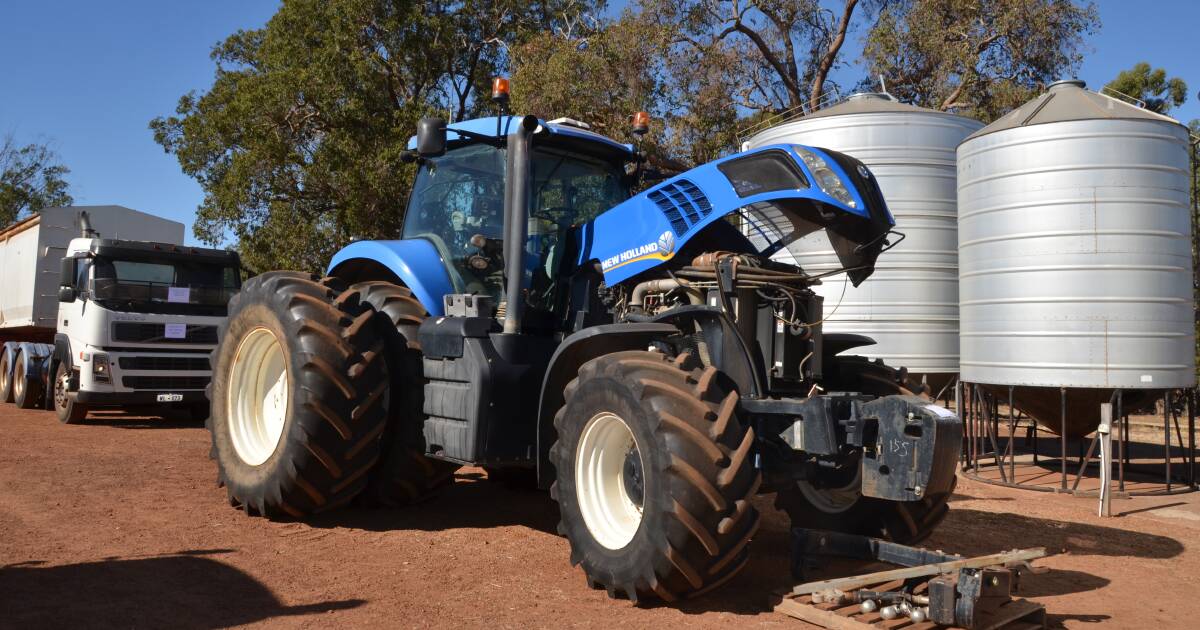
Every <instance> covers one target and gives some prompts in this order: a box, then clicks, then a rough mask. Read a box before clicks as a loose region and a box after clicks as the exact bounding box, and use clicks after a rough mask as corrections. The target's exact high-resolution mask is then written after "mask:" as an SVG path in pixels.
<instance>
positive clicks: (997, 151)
mask: <svg viewBox="0 0 1200 630" xmlns="http://www.w3.org/2000/svg"><path fill="white" fill-rule="evenodd" d="M1187 139H1188V134H1187V130H1186V129H1185V128H1184V127H1183V126H1182V125H1180V124H1179V123H1178V122H1176V121H1175V120H1172V119H1171V118H1168V117H1166V116H1161V115H1158V114H1155V113H1152V112H1149V111H1146V110H1144V109H1141V108H1138V107H1135V106H1133V105H1129V104H1127V103H1124V102H1122V101H1120V100H1117V99H1114V98H1110V97H1108V96H1105V95H1102V94H1098V93H1095V92H1091V91H1088V90H1086V89H1084V86H1083V83H1082V82H1081V81H1062V82H1059V83H1056V84H1053V85H1051V86H1050V88H1049V89H1048V90H1047V91H1046V93H1044V94H1042V95H1041V96H1040V97H1038V98H1037V99H1035V100H1033V101H1031V102H1029V103H1027V104H1025V105H1023V106H1021V107H1020V108H1018V109H1016V110H1015V111H1013V112H1011V113H1009V114H1007V115H1005V116H1004V117H1002V118H1000V119H999V120H997V121H996V122H994V123H992V124H991V125H988V126H987V127H985V128H983V129H981V130H979V131H978V132H976V133H975V134H973V135H972V136H971V137H970V138H968V139H967V140H966V141H965V142H963V143H962V145H961V146H959V148H958V207H959V223H958V238H959V267H960V277H961V283H960V286H959V294H960V298H961V303H960V305H961V311H960V312H961V315H962V322H961V325H962V330H961V337H962V345H961V350H962V360H961V363H962V371H961V373H962V378H963V380H964V381H970V382H974V383H982V384H991V385H1016V386H1033V387H1053V388H1055V389H1054V391H1053V398H1054V403H1053V406H1050V407H1048V410H1053V411H1054V415H1053V416H1052V417H1057V415H1058V414H1057V405H1058V402H1057V401H1058V397H1059V394H1058V388H1060V387H1071V388H1107V389H1110V390H1111V389H1117V388H1120V389H1166V388H1177V387H1190V386H1193V385H1195V382H1196V379H1195V356H1194V354H1193V352H1194V332H1193V328H1192V326H1193V295H1192V258H1191V247H1190V235H1191V226H1190V216H1189V212H1188V172H1189V171H1188V152H1187ZM1026 398H1030V397H1029V396H1026ZM1034 415H1037V414H1036V413H1035V414H1034ZM1090 424H1091V426H1095V423H1094V421H1092V422H1091V423H1090ZM1087 430H1090V428H1088V427H1075V428H1071V429H1069V432H1070V433H1075V434H1082V433H1085V432H1086V431H1087Z"/></svg>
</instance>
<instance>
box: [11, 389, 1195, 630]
mask: <svg viewBox="0 0 1200 630" xmlns="http://www.w3.org/2000/svg"><path fill="white" fill-rule="evenodd" d="M207 454H208V435H207V433H206V432H205V430H204V429H203V428H202V427H199V426H197V425H195V424H190V423H179V422H172V421H166V420H160V419H157V418H137V417H130V416H124V415H105V416H97V415H95V414H94V415H93V417H92V418H90V419H89V420H88V421H87V422H86V423H85V424H82V425H78V426H65V425H60V424H59V423H58V422H57V421H56V420H55V418H54V416H53V414H51V413H48V412H42V411H20V410H17V409H16V408H15V407H13V406H12V405H3V406H0V626H3V627H38V628H45V627H70V628H76V627H122V628H129V627H171V628H214V627H224V626H231V625H242V624H247V625H263V626H271V627H330V626H338V627H347V626H350V627H359V626H386V627H414V626H420V627H425V626H437V627H448V626H453V627H488V628H503V627H514V628H524V627H629V628H642V627H676V626H684V625H687V626H689V627H733V626H753V627H779V628H802V627H807V626H805V625H804V624H802V623H801V622H799V621H795V620H792V619H791V618H788V617H784V616H781V615H777V614H775V613H772V612H770V610H769V608H768V593H769V592H770V591H772V590H775V589H779V588H781V587H786V586H788V585H789V584H791V583H792V580H791V578H790V577H789V575H788V571H787V558H788V553H789V552H788V540H787V536H786V529H785V528H786V522H785V520H784V519H783V518H782V517H781V515H779V514H778V513H776V512H774V511H773V510H770V508H769V507H768V506H769V501H768V500H767V499H769V497H768V498H764V500H763V501H762V502H761V505H762V507H763V508H764V510H765V511H766V512H767V518H766V519H765V522H764V525H763V528H762V530H761V531H760V533H759V534H758V535H757V537H756V538H755V540H754V543H753V545H752V554H753V556H752V559H751V563H750V566H749V568H748V569H747V570H746V571H745V572H744V573H742V574H741V575H740V576H739V577H738V578H736V579H735V580H734V581H733V582H732V583H730V585H729V586H728V587H726V588H724V589H723V590H721V591H719V592H717V593H716V594H713V595H711V596H708V597H704V598H701V599H698V600H694V601H690V602H687V603H685V604H684V605H682V606H680V607H678V608H669V607H652V608H638V607H634V606H632V605H630V604H629V603H628V602H625V601H612V600H609V599H608V597H607V596H606V595H605V594H604V593H603V592H602V591H593V590H590V589H588V588H587V586H586V585H585V584H584V579H583V575H582V573H581V572H580V571H579V570H578V569H575V568H572V567H570V566H569V564H568V561H567V543H566V541H565V540H564V539H562V538H560V537H558V536H556V535H555V534H554V533H553V531H554V525H555V522H556V519H557V515H556V511H555V506H554V503H553V502H552V501H551V500H550V499H549V497H548V496H547V495H545V494H543V493H538V492H533V491H519V490H513V489H509V488H506V487H504V486H502V485H500V484H493V483H489V482H487V481H486V480H484V479H483V474H482V472H481V471H479V470H476V469H464V470H463V471H461V472H460V473H459V475H458V478H457V482H456V483H455V485H454V486H453V487H451V488H449V489H448V490H447V491H446V492H444V493H442V494H441V495H440V496H438V497H436V498H434V499H432V500H430V501H428V502H426V503H424V504H422V505H419V506H416V507H412V508H409V509H406V510H390V511H389V510H377V511H367V510H360V509H350V510H345V511H343V512H340V513H337V514H334V515H329V516H324V517H321V518H319V519H315V520H313V521H311V522H308V523H276V522H270V521H266V520H262V519H257V518H248V517H246V516H245V515H243V514H242V513H241V512H238V511H236V510H234V509H232V508H230V507H229V506H228V504H227V503H226V500H225V491H224V490H223V489H220V488H218V487H217V486H216V484H215V482H214V479H215V470H214V466H213V464H212V462H210V461H209V459H208V457H207ZM958 492H959V495H958V496H956V497H955V500H954V501H953V503H952V506H953V507H952V511H951V515H950V517H949V518H948V519H947V521H946V523H945V524H944V526H943V527H942V528H941V529H939V530H938V532H937V533H936V534H935V536H934V537H933V538H932V539H931V540H930V541H929V543H928V546H930V547H933V548H939V549H943V550H945V551H949V552H956V553H963V554H972V555H974V554H983V553H991V552H995V551H999V550H1004V549H1011V548H1014V547H1031V546H1045V547H1047V548H1048V549H1049V550H1050V551H1051V552H1053V553H1056V554H1058V555H1055V556H1054V557H1052V558H1048V559H1046V560H1043V561H1040V564H1041V565H1042V566H1047V567H1052V568H1053V569H1054V570H1053V571H1052V572H1051V573H1050V574H1048V575H1044V576H1035V577H1032V578H1030V579H1029V580H1028V581H1027V582H1026V583H1025V584H1024V587H1025V591H1024V595H1025V596H1027V597H1031V598H1032V599H1035V600H1037V601H1040V602H1043V603H1045V604H1046V605H1047V607H1048V609H1049V612H1050V614H1051V620H1052V623H1054V624H1060V625H1065V626H1066V627H1069V628H1077V627H1085V626H1090V625H1093V624H1096V623H1100V624H1103V625H1104V627H1114V628H1116V627H1123V628H1155V629H1156V630H1163V629H1166V628H1194V627H1197V619H1200V494H1192V495H1184V496H1177V497H1161V498H1153V499H1130V500H1125V501H1117V502H1115V503H1114V510H1115V511H1118V512H1124V513H1126V515H1125V516H1123V517H1121V518H1113V519H1100V518H1099V517H1097V516H1095V508H1096V505H1095V501H1094V500H1093V499H1087V500H1085V499H1073V498H1068V497H1062V496H1056V495H1050V494H1041V493H1030V492H1027V491H1017V490H1009V489H1004V488H998V487H995V486H989V485H985V484H981V483H977V482H971V481H968V480H962V481H961V483H960V484H959V490H958Z"/></svg>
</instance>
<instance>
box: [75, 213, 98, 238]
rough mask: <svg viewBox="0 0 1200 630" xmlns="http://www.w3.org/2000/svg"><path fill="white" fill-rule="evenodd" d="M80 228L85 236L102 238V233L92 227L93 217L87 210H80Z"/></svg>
mask: <svg viewBox="0 0 1200 630" xmlns="http://www.w3.org/2000/svg"><path fill="white" fill-rule="evenodd" d="M79 229H80V231H81V232H82V233H83V238H100V233H99V232H97V231H96V230H94V229H92V219H91V218H90V217H89V216H88V213H87V210H80V211H79Z"/></svg>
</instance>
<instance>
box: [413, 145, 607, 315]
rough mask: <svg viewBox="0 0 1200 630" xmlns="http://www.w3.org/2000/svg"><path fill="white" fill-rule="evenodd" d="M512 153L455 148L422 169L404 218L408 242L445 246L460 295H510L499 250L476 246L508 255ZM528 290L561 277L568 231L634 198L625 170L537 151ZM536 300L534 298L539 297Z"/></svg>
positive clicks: (561, 153) (567, 154) (444, 256)
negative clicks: (507, 186)
mask: <svg viewBox="0 0 1200 630" xmlns="http://www.w3.org/2000/svg"><path fill="white" fill-rule="evenodd" d="M505 160H506V155H505V152H504V151H503V150H501V149H498V148H496V147H493V146H491V145H486V144H471V145H467V146H463V147H460V148H457V149H453V150H451V151H449V152H447V153H446V155H444V156H442V157H440V158H436V159H433V160H430V161H429V162H427V163H426V164H425V165H423V166H422V167H421V170H420V172H418V174H417V179H416V182H415V183H414V185H413V193H412V197H411V198H410V199H409V203H408V211H407V213H406V214H405V219H404V238H423V239H426V240H428V241H430V242H431V243H433V245H434V247H436V248H437V250H438V253H440V254H441V256H442V260H443V261H444V262H445V263H446V267H447V271H448V272H449V274H450V279H451V282H453V284H454V287H455V290H456V291H462V292H464V293H480V294H485V295H491V296H492V297H493V298H494V299H495V300H496V301H497V303H498V302H499V301H500V300H501V296H502V295H503V292H504V275H503V268H502V266H501V261H500V260H499V254H498V253H489V252H488V251H481V250H480V248H478V247H476V246H474V245H472V244H471V239H472V237H474V236H476V235H479V236H482V237H484V238H486V239H491V240H493V241H494V244H493V245H492V246H491V252H499V251H501V250H502V247H500V241H501V240H502V239H503V236H504V174H505ZM531 166H532V182H531V187H530V195H529V205H530V207H529V209H528V214H527V218H528V221H529V231H528V234H529V238H528V240H527V241H526V243H525V247H526V269H525V276H526V285H527V286H529V285H530V284H531V283H532V286H533V288H534V289H535V292H537V290H544V289H545V287H544V286H540V285H544V284H546V283H545V282H540V281H539V279H541V280H543V281H544V280H546V279H548V278H552V277H554V276H555V274H554V273H553V267H554V266H555V265H557V264H558V262H559V259H560V258H561V249H562V247H563V245H564V244H565V242H566V238H565V233H566V231H567V230H569V229H570V228H571V227H572V226H574V225H578V224H580V223H583V222H584V221H587V220H589V219H591V218H593V217H595V216H596V215H598V214H600V213H601V212H604V211H605V210H608V209H609V208H611V207H613V206H615V205H617V204H619V203H621V202H622V201H624V200H625V199H627V198H628V197H629V190H628V187H627V185H626V184H625V180H624V177H623V176H624V171H623V169H622V165H620V164H614V163H611V162H607V161H602V160H598V159H593V158H590V157H587V156H583V155H578V154H575V153H570V152H566V151H559V150H555V149H551V148H546V147H537V148H535V149H534V151H533V154H532V165H531ZM531 297H534V296H531Z"/></svg>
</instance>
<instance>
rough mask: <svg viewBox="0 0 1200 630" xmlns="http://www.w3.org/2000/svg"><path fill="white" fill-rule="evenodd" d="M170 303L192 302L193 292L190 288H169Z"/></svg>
mask: <svg viewBox="0 0 1200 630" xmlns="http://www.w3.org/2000/svg"><path fill="white" fill-rule="evenodd" d="M167 301H168V302H183V303H184V304H186V303H188V302H191V301H192V290H191V289H190V288H188V287H167Z"/></svg>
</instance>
